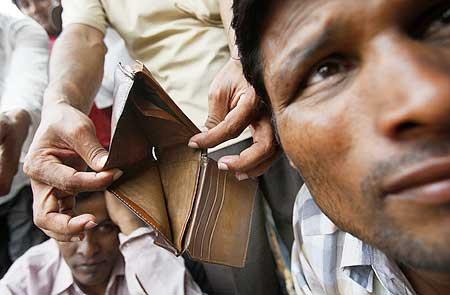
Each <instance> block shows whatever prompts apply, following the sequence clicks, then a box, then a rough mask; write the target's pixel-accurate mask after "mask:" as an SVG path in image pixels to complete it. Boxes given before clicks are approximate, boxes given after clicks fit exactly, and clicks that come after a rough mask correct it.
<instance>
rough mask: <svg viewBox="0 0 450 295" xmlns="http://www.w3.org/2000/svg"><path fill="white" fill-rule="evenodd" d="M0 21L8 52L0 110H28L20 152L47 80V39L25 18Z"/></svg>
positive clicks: (37, 116) (36, 122)
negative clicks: (29, 122) (4, 26)
mask: <svg viewBox="0 0 450 295" xmlns="http://www.w3.org/2000/svg"><path fill="white" fill-rule="evenodd" d="M4 24H5V25H6V28H4V32H5V33H6V38H5V39H4V42H6V43H7V44H6V47H8V48H10V50H9V52H10V56H9V57H8V59H9V62H8V67H7V72H6V73H5V75H6V77H5V83H4V85H5V88H4V91H3V93H2V97H1V100H0V101H1V105H0V111H2V112H7V111H11V110H17V109H23V110H26V111H27V112H28V113H29V115H30V117H31V126H30V130H29V132H28V138H27V140H26V141H25V144H24V146H23V149H22V151H23V155H24V154H25V153H26V151H27V150H28V147H29V144H30V142H31V139H32V138H33V136H34V133H35V131H36V129H37V126H38V125H39V122H40V114H41V107H42V99H43V96H44V91H45V88H46V87H47V83H48V58H49V51H48V46H49V43H48V37H47V34H46V32H45V31H44V29H42V28H41V27H40V26H39V25H38V24H37V23H36V22H34V21H33V20H31V19H29V18H14V17H8V20H7V21H6V22H5V23H4ZM22 158H23V157H22Z"/></svg>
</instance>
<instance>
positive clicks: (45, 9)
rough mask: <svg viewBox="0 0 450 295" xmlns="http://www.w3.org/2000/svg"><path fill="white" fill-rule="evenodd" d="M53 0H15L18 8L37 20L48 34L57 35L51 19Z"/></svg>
mask: <svg viewBox="0 0 450 295" xmlns="http://www.w3.org/2000/svg"><path fill="white" fill-rule="evenodd" d="M53 3H57V2H56V1H55V0H17V5H18V6H19V9H20V10H21V11H22V12H23V13H24V14H26V15H28V16H30V17H32V18H33V19H34V20H35V21H37V22H38V23H39V24H40V25H41V26H42V27H43V28H44V29H45V30H46V31H47V33H48V34H49V35H58V34H59V33H60V28H58V27H57V26H56V25H55V24H54V23H53V21H52V15H51V12H52V9H53V6H54V5H53Z"/></svg>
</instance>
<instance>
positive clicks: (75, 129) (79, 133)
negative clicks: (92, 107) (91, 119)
mask: <svg viewBox="0 0 450 295" xmlns="http://www.w3.org/2000/svg"><path fill="white" fill-rule="evenodd" d="M91 131H92V126H91V124H89V123H88V122H78V123H77V124H74V125H73V126H71V128H70V129H69V130H68V132H67V135H68V137H69V138H71V139H72V140H80V139H82V138H83V137H84V135H85V134H86V133H89V132H91Z"/></svg>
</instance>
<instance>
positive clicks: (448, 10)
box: [414, 3, 450, 41]
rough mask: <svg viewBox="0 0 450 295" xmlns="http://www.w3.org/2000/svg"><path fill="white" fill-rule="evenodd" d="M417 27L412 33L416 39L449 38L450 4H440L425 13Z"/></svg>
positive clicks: (440, 39) (434, 39)
mask: <svg viewBox="0 0 450 295" xmlns="http://www.w3.org/2000/svg"><path fill="white" fill-rule="evenodd" d="M422 19H423V20H422V21H421V25H420V26H419V29H418V30H416V33H415V34H414V35H415V37H417V38H418V39H424V40H430V41H442V40H447V41H448V40H449V39H450V5H449V4H448V3H447V4H445V5H440V6H438V7H437V8H436V7H435V8H433V9H431V10H429V11H428V12H426V13H425V16H424V17H423V18H422Z"/></svg>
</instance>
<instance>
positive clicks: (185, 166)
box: [105, 62, 257, 267]
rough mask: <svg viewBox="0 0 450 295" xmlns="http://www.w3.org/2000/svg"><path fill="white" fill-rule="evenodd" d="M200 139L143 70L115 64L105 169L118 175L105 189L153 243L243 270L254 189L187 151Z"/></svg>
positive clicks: (202, 156)
mask: <svg viewBox="0 0 450 295" xmlns="http://www.w3.org/2000/svg"><path fill="white" fill-rule="evenodd" d="M199 132H200V130H199V129H198V128H197V127H196V126H195V125H194V124H193V123H192V122H191V120H190V119H189V118H188V117H187V116H186V115H185V114H184V113H183V112H182V111H181V109H180V108H179V107H177V105H176V104H175V102H174V101H173V100H172V99H171V98H170V97H169V95H168V94H167V93H166V92H165V91H164V90H163V88H162V87H161V86H160V85H159V84H158V82H157V81H156V80H155V79H154V78H153V77H152V75H151V74H150V72H149V71H148V70H147V69H146V68H145V66H144V65H143V64H142V63H139V62H138V63H136V64H134V65H132V66H122V65H119V67H118V69H117V71H116V73H115V91H114V105H113V116H112V136H111V143H110V153H109V158H108V160H107V163H106V166H105V168H107V169H110V168H120V169H121V170H123V171H124V175H123V176H122V177H121V178H120V179H119V180H118V181H116V182H114V183H113V185H112V186H111V187H109V188H108V190H109V191H110V192H111V193H112V194H114V195H115V196H116V197H117V198H118V199H119V200H120V201H122V202H123V203H124V204H125V205H126V206H127V207H128V208H129V209H130V210H132V211H133V212H134V213H135V214H136V215H137V216H138V217H139V218H140V219H142V220H143V221H144V222H145V223H146V224H147V225H149V226H151V227H152V228H154V229H155V232H156V238H155V244H157V245H159V246H161V247H164V248H165V249H167V250H169V251H171V252H172V253H174V254H175V255H181V254H183V253H184V252H187V253H188V254H189V256H190V257H191V258H193V259H195V260H200V261H204V262H210V263H217V264H223V265H228V266H233V267H243V266H244V265H245V259H246V254H247V247H248V242H249V235H250V225H251V219H252V212H253V205H254V199H255V194H256V189H257V184H256V182H255V181H254V180H245V181H238V180H237V179H236V178H235V176H234V174H232V173H229V172H227V171H220V170H219V169H218V168H217V163H216V162H215V161H214V160H212V159H210V158H208V154H207V152H206V150H200V149H197V150H195V149H192V148H189V147H188V141H189V139H190V138H191V137H192V136H193V135H195V134H196V133H199Z"/></svg>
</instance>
